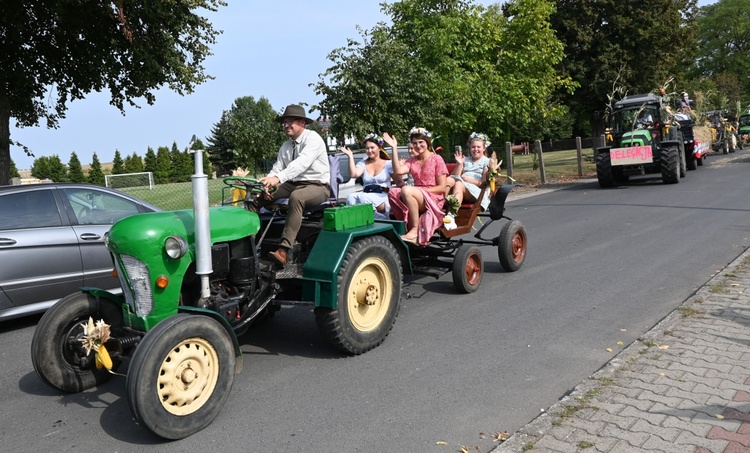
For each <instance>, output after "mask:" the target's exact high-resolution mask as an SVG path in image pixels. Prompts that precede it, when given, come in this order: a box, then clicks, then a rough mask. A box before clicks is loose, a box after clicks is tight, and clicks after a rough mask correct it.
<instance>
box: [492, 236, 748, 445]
mask: <svg viewBox="0 0 750 453" xmlns="http://www.w3.org/2000/svg"><path fill="white" fill-rule="evenodd" d="M738 268H739V269H738ZM736 272H739V274H741V275H742V278H741V280H743V279H744V281H745V282H746V281H748V279H750V248H747V249H745V251H744V252H742V253H741V254H740V255H739V256H738V257H737V258H735V259H734V260H733V261H732V262H731V263H730V264H728V265H727V266H726V267H724V269H722V270H721V271H719V272H717V273H716V274H714V275H713V276H712V277H711V278H710V279H709V280H708V281H707V282H706V283H705V284H704V285H703V286H701V288H699V289H698V290H697V291H696V292H695V293H693V295H692V296H690V297H688V298H687V299H686V300H685V301H684V302H683V303H682V304H680V306H678V307H677V308H675V309H674V310H673V311H672V312H671V313H669V314H668V315H667V316H665V317H664V318H663V319H662V320H660V321H659V322H658V323H656V324H655V325H654V326H653V327H652V328H651V329H649V330H648V331H647V332H646V333H644V334H643V335H641V336H640V337H639V338H638V339H637V340H635V341H634V342H633V343H631V344H630V345H628V346H627V347H626V348H625V349H623V350H622V351H621V352H620V353H618V354H617V355H616V356H615V357H614V358H613V359H611V360H610V361H609V362H608V363H606V364H605V365H604V366H602V368H600V369H599V370H597V371H596V372H595V373H594V374H592V375H591V376H590V377H589V378H587V379H585V380H584V381H582V382H581V383H580V384H578V385H577V386H576V387H575V388H574V389H573V390H572V391H570V392H569V393H567V394H566V395H563V397H562V398H561V399H560V400H559V401H558V402H557V403H555V404H554V405H553V406H552V407H550V408H549V410H547V411H545V412H544V413H542V414H541V415H539V416H538V417H536V418H535V419H534V420H532V421H531V422H530V423H529V424H527V425H526V426H524V427H522V428H521V429H519V430H518V431H516V432H515V433H513V434H512V435H511V436H510V437H509V438H508V440H506V441H505V442H503V443H502V444H500V445H499V446H497V447H495V449H493V450H492V451H491V453H510V452H514V453H515V452H525V451H535V452H537V451H548V452H579V451H592V452H594V451H633V452H636V451H644V450H650V451H680V452H684V451H686V450H685V448H686V447H688V446H691V445H692V446H693V448H695V449H699V450H697V451H701V452H723V451H730V450H731V451H750V436H748V435H747V433H746V431H750V430H748V429H744V428H745V425H744V423H742V427H740V426H739V424H738V423H737V420H744V419H745V418H747V419H748V420H747V421H750V415H748V414H746V413H739V414H738V415H739V416H735V417H730V416H729V415H730V413H732V414H734V413H735V412H737V411H736V407H734V406H733V405H732V401H727V400H726V399H722V398H717V397H715V396H711V397H707V398H708V401H707V402H706V403H704V404H703V405H702V406H703V407H706V408H708V409H707V410H708V411H709V412H711V409H713V410H714V411H715V412H712V413H708V412H706V413H705V414H704V413H701V414H699V415H701V417H699V416H697V415H696V416H695V417H692V419H691V418H690V414H694V413H695V412H694V411H693V410H684V412H685V413H686V414H688V415H686V416H684V417H679V421H678V423H681V424H683V425H685V427H684V430H683V432H682V433H680V434H679V436H678V438H677V439H671V441H670V440H664V437H661V436H666V437H668V436H669V435H670V434H665V433H664V432H665V431H667V430H669V428H666V427H664V426H657V425H658V424H659V423H658V422H657V423H656V424H651V425H650V426H648V423H647V424H646V426H648V428H645V429H649V428H650V429H655V430H661V432H660V433H658V434H657V435H654V436H650V438H649V440H648V441H645V442H644V443H643V444H641V445H633V444H632V443H631V442H629V441H623V440H622V439H623V436H621V435H610V432H611V429H610V431H608V430H607V428H604V429H601V430H600V428H601V426H600V425H596V422H595V421H591V420H588V418H587V417H580V418H579V417H574V416H572V415H573V414H576V413H577V412H581V413H584V412H585V411H586V410H589V409H592V406H590V405H589V404H588V402H589V401H590V400H591V399H592V397H593V396H594V395H601V397H597V400H596V403H595V405H596V406H606V405H609V406H614V405H617V404H618V402H617V395H618V394H619V395H620V396H621V398H622V396H623V395H626V394H627V392H628V386H627V385H622V384H620V383H617V382H615V378H619V379H620V380H621V381H623V382H625V383H627V382H629V379H627V378H624V377H622V376H621V375H623V374H625V373H626V372H628V371H630V374H631V375H638V372H639V368H641V369H642V368H643V367H641V366H639V365H644V366H645V364H646V363H647V362H649V361H650V359H649V358H648V357H646V355H645V354H644V353H643V351H644V350H646V349H648V348H649V347H650V346H654V345H658V344H659V340H662V339H664V340H665V341H664V343H665V344H667V343H669V344H673V345H675V346H678V343H679V342H680V340H679V339H677V338H676V337H674V336H669V337H667V335H668V332H669V331H671V330H672V329H674V328H675V327H676V326H682V325H683V324H684V326H685V327H686V328H687V329H690V324H691V321H690V320H689V315H688V313H702V312H703V311H704V310H702V309H701V305H700V304H703V303H704V301H705V299H707V298H708V297H709V296H711V295H712V293H713V291H712V287H714V286H715V285H720V284H725V283H726V280H727V278H729V277H730V276H733V277H736V276H737V274H736ZM739 286H742V288H741V289H742V290H741V291H740V292H739V293H735V294H734V296H728V297H727V299H731V300H735V301H736V300H741V301H742V302H748V303H750V291H747V293H745V290H748V289H750V285H747V284H743V285H739ZM719 304H721V302H720V303H719ZM683 321H684V322H683ZM745 327H746V326H745ZM696 337H697V336H696ZM707 343H710V341H708V342H707ZM683 346H686V345H683ZM709 347H710V344H709ZM745 349H747V346H745ZM696 356H699V354H696ZM698 360H702V359H698ZM724 363H725V364H726V363H727V362H724ZM730 364H731V365H732V368H737V367H736V366H735V365H737V364H736V363H732V362H730ZM688 368H689V367H688ZM696 368H697V366H696ZM739 368H743V367H739ZM631 369H632V370H631ZM742 371H743V372H744V371H747V373H750V366H747V367H744V369H743V370H742ZM655 377H656V375H655ZM722 377H723V376H721V375H719V376H718V378H719V379H720V380H722V381H723V382H726V385H725V386H724V388H727V387H730V388H731V387H733V386H736V384H733V383H732V382H730V381H729V380H728V379H727V380H726V381H724V380H723V379H721V378H722ZM713 378H717V376H713ZM642 382H643V381H642ZM744 384H745V385H750V378H748V379H747V380H746V381H745V382H744ZM672 385H673V386H674V387H678V385H674V384H672ZM698 385H701V384H698ZM704 387H705V386H704ZM718 387H719V388H722V385H721V384H720V385H719V386H718ZM615 390H617V392H615ZM745 390H747V391H748V392H750V388H748V387H745ZM640 391H641V390H638V392H640ZM618 392H619V393H618ZM748 392H746V391H743V390H736V396H735V397H734V401H742V399H743V398H742V397H743V395H747V396H748V398H747V400H748V401H750V393H748ZM668 393H669V392H668ZM685 393H689V392H685ZM656 404H657V405H660V407H663V408H666V409H667V410H669V411H672V412H675V413H679V412H680V411H681V410H683V409H686V408H683V407H668V406H666V405H664V404H663V403H656ZM623 406H624V405H623ZM692 406H695V404H693V405H692ZM722 411H724V414H725V415H727V417H726V420H724V418H725V417H724V416H718V415H716V414H718V413H721V412H722ZM661 412H664V411H661ZM561 415H562V416H563V418H561ZM640 416H641V417H644V418H648V417H649V416H652V417H653V414H651V415H650V414H649V413H648V412H646V411H643V412H641V413H640ZM611 417H612V418H618V416H617V415H612V416H611ZM619 418H622V419H624V418H626V417H619ZM685 419H687V420H685ZM646 421H647V422H648V420H646ZM683 422H684V423H683ZM628 423H629V422H625V425H624V426H620V425H617V428H619V429H621V430H622V431H625V432H627V431H628V429H632V430H633V432H635V431H637V434H644V431H643V429H644V428H643V426H641V427H638V428H635V429H634V428H633V426H634V425H633V424H630V425H629V426H628ZM637 423H638V422H636V424H637ZM673 423H674V422H673ZM722 423H724V425H723V427H722V426H717V425H721V424H722ZM611 426H612V425H610V428H611ZM587 427H589V428H590V429H589V430H587V429H586V428H587ZM693 427H694V428H695V429H691V428H693ZM748 427H750V425H748ZM698 428H700V429H698ZM738 429H739V431H738ZM709 430H710V431H709ZM574 431H577V432H578V433H577V435H573V434H574ZM677 431H678V432H679V430H677ZM685 431H692V432H693V433H694V435H693V436H692V438H690V439H685V437H687V436H685V435H684V432H685ZM735 432H737V434H735ZM556 434H559V435H556ZM586 434H588V436H587V435H586ZM740 434H743V435H744V438H746V441H747V443H746V445H745V447H746V449H743V450H735V449H733V448H735V447H737V446H738V445H740V444H741V443H742V442H741V441H740V443H737V442H736V441H732V440H731V435H734V436H740ZM644 435H645V436H646V437H649V434H644ZM739 438H740V439H743V437H742V436H740V437H739ZM653 439H657V440H659V439H660V440H661V441H663V442H662V443H661V444H658V442H657V441H655V440H653ZM716 439H718V440H716ZM676 440H677V441H679V442H678V444H675V443H672V441H676ZM727 440H730V442H728V443H727ZM538 444H543V445H538ZM657 444H658V445H657ZM533 446H536V447H533ZM594 446H596V447H597V448H591V447H594ZM532 447H533V448H532ZM589 448H591V449H590V450H589ZM725 448H726V450H725ZM740 448H741V447H740Z"/></svg>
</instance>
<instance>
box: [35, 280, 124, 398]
mask: <svg viewBox="0 0 750 453" xmlns="http://www.w3.org/2000/svg"><path fill="white" fill-rule="evenodd" d="M89 317H91V318H93V319H94V320H95V321H98V320H100V319H103V320H104V322H106V323H107V324H109V325H110V326H111V327H121V326H122V323H123V321H122V311H121V310H120V307H119V306H117V304H115V303H114V302H112V301H110V300H107V299H103V298H99V302H97V301H96V297H94V296H92V295H90V294H88V293H74V294H71V295H69V296H66V297H64V298H62V299H60V300H59V301H58V302H57V303H56V304H55V305H53V306H52V308H50V309H49V310H47V312H46V313H45V314H44V316H42V319H40V320H39V324H38V325H37V326H36V330H35V331H34V336H33V338H32V339H31V363H32V364H33V365H34V370H35V371H36V373H37V374H38V375H39V377H40V378H42V380H43V381H44V382H46V383H47V384H49V385H50V386H52V387H54V388H56V389H59V390H62V391H64V392H71V393H75V392H82V391H84V390H87V389H90V388H92V387H95V386H97V385H99V384H102V383H104V382H106V381H107V380H109V378H110V376H111V374H110V373H108V372H107V370H103V369H102V370H97V369H96V364H95V360H96V359H95V353H94V352H93V351H92V352H91V353H90V354H88V355H87V354H86V350H85V349H84V348H83V343H82V342H81V341H80V340H81V338H82V336H83V326H82V324H83V323H85V322H88V320H89ZM113 362H114V366H113V369H117V367H118V366H119V365H120V361H119V360H115V359H113Z"/></svg>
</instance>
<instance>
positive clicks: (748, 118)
mask: <svg viewBox="0 0 750 453" xmlns="http://www.w3.org/2000/svg"><path fill="white" fill-rule="evenodd" d="M737 135H738V136H739V146H740V148H742V147H744V146H746V145H747V146H750V113H743V114H742V115H740V118H739V120H738V126H737Z"/></svg>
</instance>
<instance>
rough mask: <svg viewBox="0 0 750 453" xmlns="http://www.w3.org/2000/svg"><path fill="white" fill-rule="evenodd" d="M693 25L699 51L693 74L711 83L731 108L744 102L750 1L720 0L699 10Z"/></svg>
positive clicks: (749, 70) (749, 64)
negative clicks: (726, 99) (738, 102)
mask: <svg viewBox="0 0 750 453" xmlns="http://www.w3.org/2000/svg"><path fill="white" fill-rule="evenodd" d="M696 22H697V25H698V27H697V28H698V49H699V50H698V55H697V58H696V59H695V69H694V75H695V76H696V77H699V78H707V79H710V80H712V81H713V82H714V83H715V84H716V87H717V88H718V89H719V90H720V91H721V92H722V93H723V94H725V95H726V96H727V98H728V102H729V103H730V104H731V105H734V104H735V103H736V102H737V101H743V100H744V101H747V96H748V94H750V77H748V74H750V58H748V55H750V2H748V1H747V0H719V1H718V2H716V3H713V4H711V5H707V6H703V7H701V8H700V9H699V10H698V14H697V16H696ZM717 107H720V106H718V105H717Z"/></svg>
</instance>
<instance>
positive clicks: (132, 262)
mask: <svg viewBox="0 0 750 453" xmlns="http://www.w3.org/2000/svg"><path fill="white" fill-rule="evenodd" d="M116 262H117V263H118V267H119V266H120V263H121V265H122V267H124V269H123V268H120V269H118V271H117V278H119V279H120V286H121V287H122V294H123V296H124V297H125V302H126V303H127V304H128V306H129V307H130V309H131V310H132V311H133V312H135V314H136V315H138V316H147V315H148V314H149V313H151V309H152V308H154V296H153V292H152V290H151V282H150V280H149V276H148V268H147V267H146V265H145V264H144V263H143V262H142V261H140V260H138V259H137V258H134V257H132V256H130V255H120V259H119V260H116Z"/></svg>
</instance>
